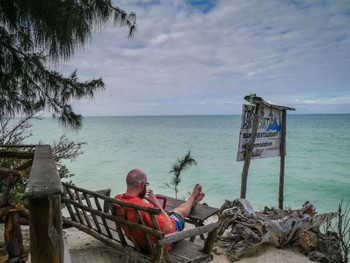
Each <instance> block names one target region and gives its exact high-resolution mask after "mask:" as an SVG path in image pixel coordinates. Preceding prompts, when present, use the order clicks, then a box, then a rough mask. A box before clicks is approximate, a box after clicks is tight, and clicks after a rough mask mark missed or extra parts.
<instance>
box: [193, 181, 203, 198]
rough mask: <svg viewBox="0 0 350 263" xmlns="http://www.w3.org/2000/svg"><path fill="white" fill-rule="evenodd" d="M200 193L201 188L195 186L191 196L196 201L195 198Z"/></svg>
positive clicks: (198, 185)
mask: <svg viewBox="0 0 350 263" xmlns="http://www.w3.org/2000/svg"><path fill="white" fill-rule="evenodd" d="M201 192H202V186H201V185H200V184H196V185H195V186H194V188H193V190H192V193H191V196H192V197H193V198H194V199H196V198H197V196H198V195H199V194H200V193H201Z"/></svg>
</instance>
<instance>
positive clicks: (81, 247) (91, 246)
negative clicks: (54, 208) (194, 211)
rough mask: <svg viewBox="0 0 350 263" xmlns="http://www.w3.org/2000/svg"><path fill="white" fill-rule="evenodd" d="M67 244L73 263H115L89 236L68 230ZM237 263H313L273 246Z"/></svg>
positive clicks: (220, 262) (224, 261) (222, 259)
mask: <svg viewBox="0 0 350 263" xmlns="http://www.w3.org/2000/svg"><path fill="white" fill-rule="evenodd" d="M64 232H65V242H66V243H67V245H68V247H69V249H70V255H71V263H77V262H91V263H94V262H96V263H98V262H104V263H114V262H120V261H118V260H117V255H116V253H115V252H114V251H113V249H111V248H109V247H108V246H106V245H104V244H103V243H101V242H100V241H98V240H96V239H94V238H93V237H90V236H89V235H87V234H85V233H83V232H81V231H79V230H77V229H74V228H70V229H66V230H64ZM213 255H214V258H213V261H212V262H213V263H229V262H231V261H230V260H229V258H228V257H227V256H225V255H216V254H213ZM236 262H237V263H311V262H312V261H310V260H308V258H307V257H305V256H303V255H301V254H298V253H295V252H293V251H290V250H282V249H277V248H275V247H272V246H263V247H261V249H259V251H256V253H254V254H253V255H249V256H247V257H243V258H241V259H240V260H239V261H236Z"/></svg>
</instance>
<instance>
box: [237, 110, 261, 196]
mask: <svg viewBox="0 0 350 263" xmlns="http://www.w3.org/2000/svg"><path fill="white" fill-rule="evenodd" d="M259 111H260V105H259V104H256V106H255V114H254V120H253V128H252V136H251V137H250V139H249V143H248V144H247V147H246V151H245V158H244V166H243V171H242V180H241V198H246V191H247V179H248V171H249V166H250V160H251V157H252V152H253V149H254V142H255V137H256V133H257V130H258V122H259Z"/></svg>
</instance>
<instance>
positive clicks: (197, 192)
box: [171, 184, 205, 219]
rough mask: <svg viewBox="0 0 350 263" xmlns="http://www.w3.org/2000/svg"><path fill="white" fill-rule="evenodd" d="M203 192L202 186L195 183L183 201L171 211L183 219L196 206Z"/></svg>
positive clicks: (202, 196)
mask: <svg viewBox="0 0 350 263" xmlns="http://www.w3.org/2000/svg"><path fill="white" fill-rule="evenodd" d="M204 196H205V194H204V193H202V186H201V185H199V184H196V185H195V186H194V188H193V190H192V193H191V194H190V196H189V198H188V199H187V201H186V202H185V203H182V204H181V205H180V206H178V207H176V208H174V209H173V210H172V211H171V212H175V213H178V214H179V215H180V216H181V217H182V218H183V219H185V218H186V217H187V216H188V215H189V214H190V212H191V209H192V208H193V207H195V206H196V204H198V203H199V202H200V201H201V200H202V199H203V198H204Z"/></svg>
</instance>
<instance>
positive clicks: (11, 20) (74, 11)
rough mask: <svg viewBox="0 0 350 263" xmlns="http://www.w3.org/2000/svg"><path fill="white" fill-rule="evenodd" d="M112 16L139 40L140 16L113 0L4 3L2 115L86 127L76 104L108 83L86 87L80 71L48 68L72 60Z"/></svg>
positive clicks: (0, 23) (0, 11)
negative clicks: (37, 115) (43, 117)
mask: <svg viewBox="0 0 350 263" xmlns="http://www.w3.org/2000/svg"><path fill="white" fill-rule="evenodd" d="M111 17H114V21H115V22H116V23H118V24H120V25H122V26H127V27H128V28H129V37H131V36H132V35H133V33H134V32H135V29H136V16H135V14H134V13H129V14H127V13H126V12H125V11H123V10H121V9H120V8H119V7H114V6H112V4H111V2H110V1H109V0H65V1H62V0H0V89H1V93H0V115H2V116H14V115H16V114H29V115H30V114H32V113H33V112H36V111H38V110H42V111H44V110H46V111H49V112H51V113H52V115H53V117H54V118H57V119H58V121H59V122H61V123H62V124H63V125H68V126H70V127H72V128H79V127H81V118H82V117H81V116H80V115H77V114H76V113H75V112H74V111H73V109H72V106H71V105H70V103H71V101H72V100H79V99H82V98H88V97H93V96H94V93H95V91H97V90H100V89H103V88H104V84H103V81H102V79H93V80H89V81H85V82H81V81H79V80H78V77H77V73H76V71H74V72H73V73H71V74H70V76H68V77H64V76H63V75H62V74H60V73H59V72H57V71H54V70H51V69H50V68H49V67H48V66H47V65H48V63H49V62H50V63H53V64H59V63H60V62H62V61H64V60H67V59H69V58H70V57H71V56H72V55H73V54H74V52H75V51H76V50H78V49H81V48H83V47H84V45H85V43H86V42H87V41H88V40H90V39H91V36H92V32H93V31H94V30H96V29H98V28H101V26H102V25H103V24H105V23H106V22H107V21H108V20H109V18H111Z"/></svg>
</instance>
